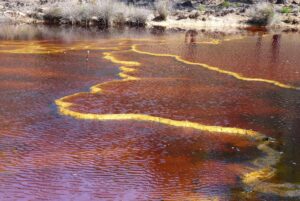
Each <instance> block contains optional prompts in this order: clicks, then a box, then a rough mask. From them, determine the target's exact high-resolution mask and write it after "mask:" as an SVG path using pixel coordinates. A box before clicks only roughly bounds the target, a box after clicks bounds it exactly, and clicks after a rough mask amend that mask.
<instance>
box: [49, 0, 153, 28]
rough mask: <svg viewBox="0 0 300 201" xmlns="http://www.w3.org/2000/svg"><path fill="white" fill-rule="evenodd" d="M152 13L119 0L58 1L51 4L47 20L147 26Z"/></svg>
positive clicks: (86, 23)
mask: <svg viewBox="0 0 300 201" xmlns="http://www.w3.org/2000/svg"><path fill="white" fill-rule="evenodd" d="M149 15H150V11H149V10H148V9H145V8H141V7H135V6H132V5H131V6H128V5H126V4H124V3H122V2H119V1H117V0H90V1H83V2H82V3H80V2H79V1H78V0H65V1H56V2H55V3H54V4H51V7H50V4H49V9H48V10H47V11H46V16H45V19H46V20H47V21H48V22H52V23H71V24H85V25H88V24H90V23H92V22H94V23H98V25H103V26H106V27H109V26H112V25H123V24H126V23H127V24H132V25H139V26H140V25H145V24H146V21H147V18H148V16H149Z"/></svg>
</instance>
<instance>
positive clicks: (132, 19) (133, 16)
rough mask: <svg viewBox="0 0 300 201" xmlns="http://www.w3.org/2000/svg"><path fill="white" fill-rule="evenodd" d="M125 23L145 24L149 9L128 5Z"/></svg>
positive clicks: (133, 24)
mask: <svg viewBox="0 0 300 201" xmlns="http://www.w3.org/2000/svg"><path fill="white" fill-rule="evenodd" d="M127 15H128V18H127V23H128V24H129V25H132V26H145V25H146V22H147V19H148V16H149V15H150V11H149V10H148V9H146V8H138V7H134V6H129V9H128V13H127Z"/></svg>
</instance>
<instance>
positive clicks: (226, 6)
mask: <svg viewBox="0 0 300 201" xmlns="http://www.w3.org/2000/svg"><path fill="white" fill-rule="evenodd" d="M221 6H222V7H224V8H229V7H230V6H232V4H231V3H230V2H229V1H227V0H226V1H224V2H223V3H221Z"/></svg>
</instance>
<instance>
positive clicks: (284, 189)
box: [0, 26, 300, 200]
mask: <svg viewBox="0 0 300 201" xmlns="http://www.w3.org/2000/svg"><path fill="white" fill-rule="evenodd" d="M0 38H1V40H0V89H1V90H0V104H1V108H0V122H1V123H0V125H1V126H0V134H1V135H0V159H1V160H0V199H1V200H297V198H298V197H297V196H298V195H299V184H300V173H299V172H300V171H299V170H300V169H299V164H300V157H299V153H300V152H299V151H300V149H299V146H297V145H298V144H299V143H300V137H299V135H298V132H299V130H300V118H299V112H300V90H299V87H300V68H299V65H300V57H299V54H298V51H297V50H298V49H299V48H300V38H299V34H298V33H276V34H272V33H263V32H255V33H253V32H241V33H239V34H234V35H233V34H223V33H207V32H199V33H195V32H194V31H189V32H165V31H163V30H149V31H146V30H132V29H130V30H127V29H126V30H118V31H116V30H113V31H112V30H111V31H110V30H108V31H102V32H99V31H97V30H84V29H83V30H82V29H70V28H64V29H59V28H45V27H31V26H25V27H24V26H21V27H20V26H18V27H16V26H5V28H2V30H0ZM227 128H230V129H228V130H226V129H227ZM262 136H263V137H264V138H266V137H272V140H271V142H270V143H268V144H267V147H271V148H272V150H274V151H265V149H261V148H260V146H259V145H261V144H263V143H264V142H262V141H261V139H258V138H259V137H262ZM277 155H280V157H279V156H278V157H277V158H276V157H273V156H277ZM270 159H272V160H270ZM266 161H272V162H270V163H269V162H266ZM264 168H268V171H267V172H266V173H265V174H264V175H263V176H262V179H259V178H258V179H257V178H256V177H255V178H254V179H253V181H252V180H251V182H247V180H246V179H243V178H244V177H246V175H247V174H249V173H253V172H255V171H259V170H261V169H264ZM269 169H271V170H272V171H271V170H270V171H269ZM273 170H274V171H273ZM269 173H274V174H272V176H270V177H267V176H266V175H268V174H269ZM251 179H252V177H251ZM262 180H263V182H262Z"/></svg>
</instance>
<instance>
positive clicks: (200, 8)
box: [198, 4, 206, 12]
mask: <svg viewBox="0 0 300 201" xmlns="http://www.w3.org/2000/svg"><path fill="white" fill-rule="evenodd" d="M198 10H199V11H200V12H205V10H206V7H205V5H203V4H201V5H200V6H199V7H198Z"/></svg>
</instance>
